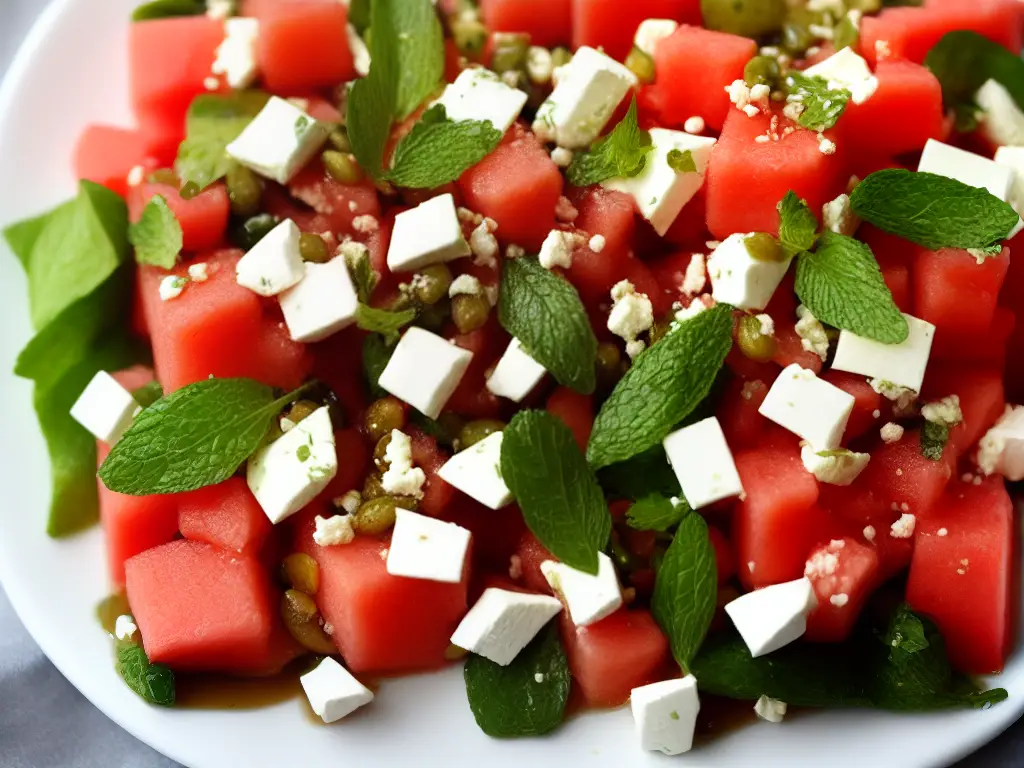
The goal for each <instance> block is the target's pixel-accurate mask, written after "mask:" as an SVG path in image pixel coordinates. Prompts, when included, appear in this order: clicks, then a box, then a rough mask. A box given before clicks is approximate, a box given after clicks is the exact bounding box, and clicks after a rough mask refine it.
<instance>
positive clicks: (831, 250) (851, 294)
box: [796, 232, 910, 344]
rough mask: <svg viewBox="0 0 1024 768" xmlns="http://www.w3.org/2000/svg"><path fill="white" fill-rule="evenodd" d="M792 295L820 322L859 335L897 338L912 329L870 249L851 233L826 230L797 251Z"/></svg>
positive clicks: (890, 341)
mask: <svg viewBox="0 0 1024 768" xmlns="http://www.w3.org/2000/svg"><path fill="white" fill-rule="evenodd" d="M796 295H797V296H798V297H799V298H800V301H801V302H803V304H804V306H806V307H807V308H808V309H809V310H811V312H812V314H813V315H814V316H815V317H816V318H818V319H819V320H820V321H821V322H823V323H828V324H829V325H832V326H835V327H836V328H841V329H843V330H847V331H852V332H853V333H856V334H857V335H858V336H864V337H866V338H869V339H874V340H876V341H881V342H883V343H885V344H899V343H900V342H902V341H906V339H907V336H908V335H909V333H910V329H909V328H908V327H907V321H906V319H905V318H904V317H903V315H902V314H901V313H900V311H899V308H897V306H896V302H894V301H893V298H892V293H891V292H890V291H889V287H888V286H887V285H886V284H885V280H884V279H883V277H882V271H881V270H880V269H879V268H878V262H876V261H875V257H874V254H872V253H871V249H870V248H869V247H868V246H867V245H865V244H864V243H862V242H860V241H859V240H854V239H853V238H852V237H846V236H845V235H839V234H836V233H835V232H824V233H823V234H822V235H821V239H820V240H819V241H818V248H817V249H816V250H815V251H814V252H813V253H812V252H804V253H801V254H800V258H799V260H798V261H797V265H796Z"/></svg>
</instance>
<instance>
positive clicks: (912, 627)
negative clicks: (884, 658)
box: [881, 604, 930, 667]
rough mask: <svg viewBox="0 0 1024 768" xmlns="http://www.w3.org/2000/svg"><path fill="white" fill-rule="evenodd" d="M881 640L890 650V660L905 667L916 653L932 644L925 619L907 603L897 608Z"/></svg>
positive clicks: (897, 665)
mask: <svg viewBox="0 0 1024 768" xmlns="http://www.w3.org/2000/svg"><path fill="white" fill-rule="evenodd" d="M881 641H882V644H883V645H884V646H885V647H886V648H887V649H888V651H889V661H890V662H891V663H892V664H893V665H895V666H896V667H903V666H904V665H905V664H906V663H907V662H908V661H910V659H911V657H912V656H913V655H914V654H915V653H918V652H920V651H924V650H926V649H927V648H928V647H929V645H930V643H929V642H928V637H927V630H926V627H925V624H924V621H922V619H921V617H920V616H918V615H917V614H916V613H914V612H913V611H912V610H910V607H909V606H908V605H906V604H904V605H901V606H900V607H899V608H897V609H896V613H895V614H894V615H893V618H892V621H891V622H890V624H889V629H888V631H887V632H886V633H885V635H884V636H883V637H882V638H881Z"/></svg>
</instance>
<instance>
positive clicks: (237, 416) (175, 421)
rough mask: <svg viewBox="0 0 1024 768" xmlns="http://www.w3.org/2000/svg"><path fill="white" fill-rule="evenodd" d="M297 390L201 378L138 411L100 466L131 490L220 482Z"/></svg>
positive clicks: (114, 484) (117, 487)
mask: <svg viewBox="0 0 1024 768" xmlns="http://www.w3.org/2000/svg"><path fill="white" fill-rule="evenodd" d="M300 392H301V390H298V391H296V392H293V393H291V394H289V395H285V396H284V397H281V398H277V399H275V398H274V391H273V390H272V389H271V388H270V387H268V386H266V385H264V384H260V383H259V382H257V381H253V380H252V379H207V380H206V381H200V382H196V383H195V384H189V385H188V386H187V387H184V388H182V389H179V390H178V391H176V392H172V393H171V394H170V395H167V396H166V397H164V398H161V399H160V400H158V401H157V402H155V403H154V404H153V405H151V406H150V407H149V408H146V409H145V410H144V411H142V412H141V413H140V414H139V415H138V416H136V417H135V422H134V423H133V424H132V426H131V427H130V428H129V429H128V431H127V432H125V434H124V436H123V437H122V438H121V440H120V441H118V443H117V445H115V446H114V448H113V450H111V452H110V455H109V456H107V459H106V461H104V462H103V466H101V467H100V471H99V476H100V479H101V480H102V481H103V484H104V485H106V486H107V488H109V489H110V490H112V491H116V492H117V493H124V494H128V495H130V496H150V495H154V494H161V493H181V492H183V491H194V490H196V489H197V488H203V487H205V486H208V485H216V484H217V483H222V482H224V481H225V480H227V479H228V478H229V477H231V476H232V475H233V474H234V473H235V470H237V469H238V467H239V466H240V465H241V464H242V462H243V461H245V460H246V459H247V458H249V456H251V455H252V454H253V452H254V451H255V450H256V449H257V448H258V447H259V446H260V443H261V442H262V441H263V438H264V437H265V436H266V434H267V430H268V429H269V428H270V424H271V422H272V421H273V420H274V418H275V417H276V416H277V415H278V414H279V413H280V412H281V409H282V408H283V407H284V406H285V405H287V404H288V403H290V402H292V401H293V400H295V399H296V397H297V396H298V394H299V393H300Z"/></svg>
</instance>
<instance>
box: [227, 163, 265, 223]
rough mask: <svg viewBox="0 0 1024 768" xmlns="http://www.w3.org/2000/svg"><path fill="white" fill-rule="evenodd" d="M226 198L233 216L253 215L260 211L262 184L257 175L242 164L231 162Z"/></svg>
mask: <svg viewBox="0 0 1024 768" xmlns="http://www.w3.org/2000/svg"><path fill="white" fill-rule="evenodd" d="M227 187H228V199H229V200H230V201H231V212H232V213H233V214H235V216H244V217H248V216H255V215H256V214H257V213H259V211H260V200H261V198H262V197H263V185H262V184H261V183H260V179H259V177H258V176H257V175H256V174H255V173H253V172H252V171H251V170H249V169H248V168H246V167H245V166H244V165H241V164H239V163H232V165H231V168H229V169H228V175H227Z"/></svg>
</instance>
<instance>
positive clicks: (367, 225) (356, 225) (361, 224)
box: [352, 213, 380, 235]
mask: <svg viewBox="0 0 1024 768" xmlns="http://www.w3.org/2000/svg"><path fill="white" fill-rule="evenodd" d="M352 229H354V230H355V231H356V232H359V233H361V234H364V235H368V234H370V233H371V232H376V231H377V230H378V229H380V222H379V221H377V217H376V216H373V215H371V214H369V213H364V214H363V215H362V216H356V217H355V218H354V219H352Z"/></svg>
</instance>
